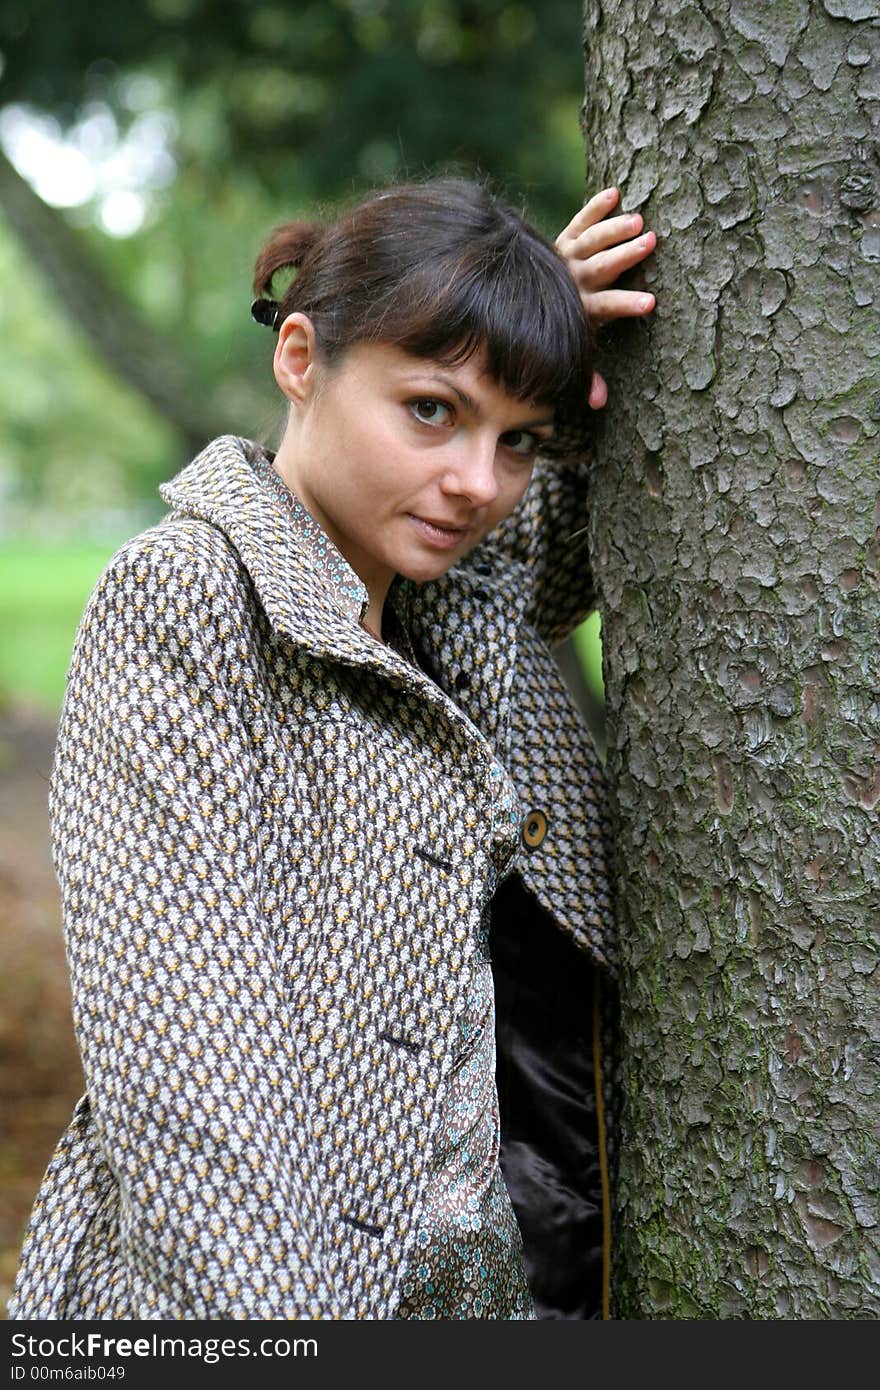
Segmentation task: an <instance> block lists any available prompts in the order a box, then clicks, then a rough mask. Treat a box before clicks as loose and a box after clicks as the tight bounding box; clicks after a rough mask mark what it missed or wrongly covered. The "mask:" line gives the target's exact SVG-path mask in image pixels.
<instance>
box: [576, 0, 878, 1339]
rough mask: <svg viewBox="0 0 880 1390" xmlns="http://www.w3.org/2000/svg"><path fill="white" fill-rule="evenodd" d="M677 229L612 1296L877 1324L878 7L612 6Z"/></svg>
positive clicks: (625, 394) (638, 493)
mask: <svg viewBox="0 0 880 1390" xmlns="http://www.w3.org/2000/svg"><path fill="white" fill-rule="evenodd" d="M585 46H586V54H587V81H586V103H585V115H584V129H585V135H586V143H587V163H588V188H589V190H590V191H591V192H592V191H595V190H596V189H598V188H600V187H603V186H605V185H606V184H608V183H617V184H619V185H620V186H621V188H622V190H623V202H624V206H625V207H626V208H627V210H635V209H639V210H641V211H642V212H643V213H644V215H645V219H646V223H647V225H648V226H649V227H652V228H653V229H654V230H656V232H657V233H658V236H659V237H660V245H659V248H658V253H657V255H656V256H655V257H654V258H652V259H653V264H651V263H649V265H648V266H647V267H646V268H645V271H644V272H643V279H644V281H645V282H646V283H648V284H650V286H651V288H652V289H655V290H656V291H657V294H658V308H657V311H656V313H655V315H654V320H653V322H651V323H648V322H640V323H638V324H632V325H629V326H627V327H625V328H622V329H621V330H620V331H618V330H615V333H616V337H615V343H614V349H615V351H614V357H613V360H612V361H611V362H610V363H609V364H608V367H607V372H608V375H609V377H610V378H611V382H610V384H611V393H612V394H611V404H610V406H609V408H608V411H607V417H608V418H607V421H606V422H605V424H604V432H603V437H602V439H601V440H600V444H599V451H598V458H597V466H596V494H595V507H594V518H593V525H592V538H593V545H594V553H595V560H596V566H597V570H598V577H599V582H600V589H601V608H602V614H603V637H604V641H605V663H606V669H605V680H606V687H607V700H608V724H609V729H608V734H609V755H608V756H609V771H610V774H611V777H612V781H613V785H614V787H615V796H616V802H617V810H618V817H619V840H618V859H617V873H618V883H619V892H620V907H621V925H622V930H623V950H624V992H623V995H624V1032H625V1052H624V1060H623V1069H622V1087H623V1094H624V1124H623V1143H622V1155H621V1175H620V1197H619V1203H618V1210H617V1213H616V1229H617V1234H616V1250H617V1273H616V1278H615V1290H616V1292H615V1315H616V1316H617V1317H623V1318H710V1319H718V1318H820V1319H827V1318H875V1317H877V1316H878V1315H880V1244H878V1219H880V1210H878V1191H880V1152H878V1121H880V1069H878V1062H880V1009H878V991H877V984H878V980H880V970H878V969H877V959H878V926H880V824H878V822H880V815H878V812H880V621H878V619H880V464H878V447H877V436H878V427H880V424H878V422H880V381H878V375H877V368H878V362H880V315H878V304H880V274H878V269H880V146H878V132H880V122H878V114H880V102H878V98H880V4H878V0H823V2H822V3H820V0H786V3H784V4H782V3H780V4H775V3H774V4H768V3H766V0H706V3H703V4H685V3H677V2H676V0H647V3H638V4H637V3H635V0H585Z"/></svg>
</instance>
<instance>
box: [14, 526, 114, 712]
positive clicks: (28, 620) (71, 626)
mask: <svg viewBox="0 0 880 1390" xmlns="http://www.w3.org/2000/svg"><path fill="white" fill-rule="evenodd" d="M115 549H116V545H115V544H114V543H113V542H107V543H101V544H99V543H97V542H82V543H71V542H70V541H59V542H58V543H51V544H50V543H46V542H39V543H36V542H29V541H17V540H16V541H4V542H2V543H0V697H2V698H3V699H11V700H14V701H16V702H17V703H18V702H20V703H23V704H28V705H33V706H36V707H37V708H39V709H42V710H45V711H46V712H47V713H57V712H58V710H59V709H60V707H61V700H62V698H63V695H64V683H65V679H66V676H67V666H68V662H69V660H70V653H71V649H72V647H73V639H74V636H75V634H76V628H77V624H78V622H79V620H80V617H81V616H82V611H83V609H84V608H85V605H86V600H87V599H88V596H89V594H90V593H91V591H92V588H93V587H94V585H95V582H96V580H97V579H98V576H99V575H100V573H101V571H102V569H103V568H104V566H105V565H106V563H107V561H108V560H109V559H110V556H111V555H112V554H113V552H114V550H115Z"/></svg>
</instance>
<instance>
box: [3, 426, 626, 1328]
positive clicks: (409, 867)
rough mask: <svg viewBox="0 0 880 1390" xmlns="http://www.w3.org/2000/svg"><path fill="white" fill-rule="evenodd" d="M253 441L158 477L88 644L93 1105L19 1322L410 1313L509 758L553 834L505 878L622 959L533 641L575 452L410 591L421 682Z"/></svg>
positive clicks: (75, 747) (69, 840)
mask: <svg viewBox="0 0 880 1390" xmlns="http://www.w3.org/2000/svg"><path fill="white" fill-rule="evenodd" d="M254 454H255V449H254V446H251V445H249V444H248V442H247V441H244V440H240V439H237V438H235V437H232V436H227V437H224V438H221V439H219V440H215V441H214V442H213V443H212V444H211V445H209V446H208V447H207V448H206V449H205V450H204V452H203V453H202V454H200V455H199V456H198V458H196V459H195V460H194V461H193V462H192V463H191V464H190V465H188V467H187V468H186V469H184V470H183V472H182V473H181V474H179V475H178V477H177V478H176V479H175V480H173V482H171V483H169V484H166V485H165V486H164V487H163V489H162V494H163V497H164V498H165V500H166V502H167V503H168V504H169V507H170V508H171V511H170V514H169V516H168V517H167V518H166V519H165V520H164V521H163V522H162V523H160V524H159V525H158V526H157V527H154V528H152V529H151V530H149V531H147V532H145V533H144V534H142V535H141V536H139V537H137V538H135V539H134V540H132V541H131V542H129V543H128V544H127V545H125V546H124V547H123V548H122V549H121V550H120V551H119V552H118V553H117V555H116V556H115V557H114V559H113V560H112V561H111V562H110V564H109V566H108V567H107V569H106V571H105V572H104V574H103V576H102V578H101V580H100V581H99V583H98V585H97V587H96V589H95V591H94V592H93V594H92V597H91V599H90V602H89V605H88V607H87V610H86V613H85V615H84V618H83V621H82V623H81V626H80V629H79V632H78V635H77V639H76V643H75V647H74V653H73V659H72V664H71V669H70V674H69V681H68V690H67V696H66V699H65V704H64V709H63V713H62V719H61V724H60V729H59V738H58V745H57V750H56V759H55V765H54V770H53V776H52V783H51V790H50V817H51V828H52V836H53V850H54V855H55V864H56V870H57V873H58V878H59V884H60V887H61V894H62V904H63V912H64V924H65V935H66V944H67V950H68V959H69V965H70V974H71V984H72V992H73V1000H74V1021H75V1026H76V1031H77V1037H78V1041H79V1045H80V1050H81V1053H82V1059H83V1066H84V1071H85V1075H86V1081H87V1094H86V1096H85V1097H84V1098H83V1100H82V1101H81V1102H80V1104H79V1105H78V1107H77V1109H76V1112H75V1114H74V1117H73V1120H72V1122H71V1124H70V1126H69V1127H68V1129H67V1131H66V1133H65V1135H64V1137H63V1138H62V1140H61V1143H60V1144H59V1147H58V1149H57V1151H56V1154H55V1156H54V1158H53V1160H52V1162H51V1164H50V1166H49V1169H48V1172H47V1174H46V1178H45V1180H44V1182H43V1184H42V1187H41V1189H40V1192H39V1194H38V1197H37V1201H36V1204H35V1207H34V1211H33V1215H32V1219H31V1223H30V1226H29V1228H28V1233H27V1236H26V1239H25V1245H24V1249H23V1253H22V1263H21V1268H20V1271H19V1277H18V1280H17V1282H16V1288H15V1292H14V1294H13V1298H12V1301H11V1303H10V1307H9V1316H10V1317H11V1318H22V1319H25V1318H26V1319H37V1318H89V1319H112V1318H144V1319H167V1318H212V1319H221V1318H259V1319H275V1318H279V1319H280V1318H383V1317H388V1316H391V1315H393V1311H394V1308H395V1306H396V1303H397V1300H398V1297H399V1285H400V1280H401V1276H402V1274H403V1272H404V1271H405V1269H406V1267H407V1261H408V1259H409V1256H410V1252H411V1247H412V1242H413V1239H414V1237H415V1234H416V1232H417V1229H418V1225H419V1218H420V1213H421V1209H422V1202H423V1196H424V1188H425V1178H426V1160H427V1156H428V1155H429V1154H430V1152H431V1148H432V1142H433V1137H434V1134H435V1128H436V1125H437V1122H438V1115H439V1114H440V1112H441V1110H442V1103H443V1098H444V1094H445V1088H446V1085H447V1081H448V1078H449V1071H450V1062H451V1052H452V1048H453V1043H454V1038H455V1027H454V1025H455V1023H456V1020H457V1019H458V1017H459V1015H460V1012H461V1009H462V1006H463V1003H464V1001H465V1000H466V999H467V997H468V995H469V993H470V992H471V991H472V989H473V986H474V982H475V979H476V972H477V971H478V969H479V964H480V959H481V957H480V937H481V923H482V921H483V920H484V910H485V905H486V900H487V896H488V894H489V892H490V891H491V884H492V883H493V882H494V869H493V865H492V861H491V854H490V828H491V807H492V767H493V763H494V761H495V758H496V754H497V756H498V757H500V758H501V760H502V761H503V762H504V764H505V766H506V767H507V768H508V769H509V770H510V772H511V774H512V775H513V778H514V781H515V782H516V783H517V790H518V791H519V793H520V796H521V799H522V802H523V805H524V806H525V807H526V808H527V809H533V808H539V809H541V810H542V811H543V812H544V813H545V814H546V817H547V823H548V833H547V835H546V837H545V839H544V840H543V842H542V843H541V844H540V846H537V847H534V848H532V849H529V850H527V849H525V848H522V849H521V850H520V859H519V860H518V862H517V868H518V869H519V871H521V872H522V873H523V875H524V877H525V878H526V881H527V882H528V884H529V886H530V887H532V889H533V891H534V892H535V893H536V894H537V895H538V896H539V898H540V899H541V901H542V902H544V904H545V905H546V906H547V907H548V909H549V910H550V911H551V912H552V913H553V914H554V916H555V917H556V919H557V921H558V922H559V924H560V926H561V927H562V928H563V929H564V930H566V931H568V932H570V933H571V934H572V935H573V936H574V938H575V939H576V940H577V941H578V942H579V944H580V945H582V946H583V947H584V948H585V949H587V950H589V951H591V952H592V953H593V955H594V956H595V958H596V960H597V961H599V962H600V963H602V964H603V965H606V966H611V967H612V968H613V941H612V936H611V920H612V919H611V905H610V901H609V897H608V889H607V883H606V872H605V846H606V826H605V822H604V810H603V805H604V799H603V798H604V793H603V787H602V778H601V770H600V768H599V767H598V765H597V763H596V760H595V757H594V755H593V751H592V747H591V744H590V741H589V736H588V734H587V732H586V730H585V729H584V727H583V725H582V724H581V721H580V717H579V715H578V714H577V711H576V709H575V708H574V706H573V704H572V702H571V700H570V699H569V698H568V696H567V694H566V693H565V690H564V687H563V685H562V681H561V677H559V675H558V672H557V668H556V666H555V663H554V662H553V659H552V656H551V655H550V653H549V650H548V649H547V647H546V645H544V642H543V641H542V638H543V639H549V640H557V639H558V638H559V637H560V636H561V635H563V634H564V632H565V631H567V630H568V629H569V628H570V626H572V625H573V624H574V623H575V622H577V621H578V620H579V617H580V616H583V613H584V612H585V611H586V609H587V608H588V606H589V603H590V599H591V594H590V588H589V570H588V567H587V564H586V552H585V541H584V537H583V534H581V535H579V536H578V537H576V539H575V540H574V541H573V542H572V543H569V540H568V537H569V536H570V535H571V533H572V532H574V531H581V532H582V528H583V527H584V525H585V501H584V492H585V487H586V473H585V469H584V467H583V466H582V465H577V466H572V467H570V468H566V467H564V466H561V465H559V464H556V463H554V464H550V463H541V462H539V464H538V465H537V468H536V475H535V479H534V481H533V484H532V486H531V487H530V489H529V491H528V493H527V494H526V497H525V499H524V501H523V503H522V504H521V507H520V509H519V512H518V514H516V515H515V517H514V518H511V519H510V520H509V521H508V522H507V523H505V525H504V526H502V527H501V528H499V529H498V530H497V531H496V532H494V533H493V534H492V536H491V537H490V538H489V541H488V542H486V543H484V544H483V545H482V546H480V547H479V548H478V549H477V550H476V551H474V552H473V553H472V554H471V555H470V556H469V557H467V560H466V561H465V562H464V563H463V564H462V565H461V566H458V567H456V569H455V570H453V571H450V572H449V573H448V574H446V575H445V576H443V578H442V579H440V580H438V581H436V582H435V583H432V584H428V585H422V586H417V585H414V584H411V583H410V582H409V581H406V580H398V581H395V584H394V585H393V586H392V592H391V595H390V601H391V603H392V605H393V607H394V610H395V614H396V616H397V619H398V622H399V624H400V626H401V628H402V629H403V630H405V631H407V632H409V633H410V635H411V637H412V640H413V642H414V643H415V645H416V647H417V649H418V650H420V651H421V652H423V653H424V654H425V655H426V657H427V661H428V664H429V666H430V668H431V669H432V672H433V674H434V675H435V677H436V679H435V680H432V679H431V678H430V677H429V676H428V675H427V674H426V673H425V672H424V671H422V670H420V669H419V667H418V666H417V665H413V664H412V663H411V662H409V661H407V660H406V658H405V656H404V655H402V654H401V653H399V652H397V651H395V650H393V649H391V648H389V647H385V646H382V645H381V644H379V643H377V642H376V641H375V640H374V639H372V638H371V637H370V636H369V634H368V633H367V632H366V631H365V630H364V629H363V628H362V627H361V626H360V618H361V616H362V614H363V612H364V611H365V607H366V597H367V596H366V591H365V590H364V588H363V586H362V585H361V584H360V581H359V580H358V579H357V576H356V575H354V574H353V572H352V571H351V570H350V569H348V567H347V566H346V565H345V563H344V561H343V562H342V564H341V566H340V565H339V564H338V563H337V561H338V560H339V559H340V558H341V557H338V555H335V554H330V555H329V557H328V555H327V553H326V552H325V553H324V554H323V555H322V554H320V553H316V550H315V546H314V545H312V544H303V543H298V537H297V531H296V529H295V528H294V527H291V525H290V518H289V516H288V515H286V514H285V512H284V509H283V508H282V507H281V505H280V503H279V501H278V499H277V498H276V497H274V496H273V495H272V493H271V491H270V490H268V489H267V488H266V487H265V486H263V485H262V484H261V483H260V481H259V480H258V478H257V476H256V473H255V471H254V467H253V466H252V459H253V457H254ZM300 541H301V538H300ZM315 545H317V546H318V547H319V548H320V546H321V545H322V541H321V538H320V537H316V538H315Z"/></svg>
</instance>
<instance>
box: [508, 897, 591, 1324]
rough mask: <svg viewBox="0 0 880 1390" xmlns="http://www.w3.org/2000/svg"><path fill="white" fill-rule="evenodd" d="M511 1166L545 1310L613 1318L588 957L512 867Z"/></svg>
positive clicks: (528, 1256)
mask: <svg viewBox="0 0 880 1390" xmlns="http://www.w3.org/2000/svg"><path fill="white" fill-rule="evenodd" d="M490 947H491V952H492V970H493V974H494V977H495V994H496V1011H497V1024H496V1042H497V1054H498V1060H497V1082H498V1099H499V1106H500V1110H501V1156H500V1162H501V1170H502V1172H503V1174H504V1178H505V1181H506V1183H507V1187H508V1190H509V1192H510V1198H511V1201H512V1203H513V1207H514V1211H515V1212H516V1215H517V1219H518V1221H519V1225H520V1230H521V1231H522V1236H523V1244H524V1247H525V1268H526V1274H527V1276H528V1280H529V1285H530V1287H531V1290H532V1295H533V1298H534V1301H535V1311H536V1314H537V1316H538V1317H539V1318H542V1319H551V1318H569V1319H584V1318H600V1317H601V1316H602V1187H601V1176H600V1167H599V1141H598V1128H597V1120H596V1095H595V1085H594V1073H593V1045H592V1022H593V974H594V970H595V969H596V967H595V966H594V964H593V962H592V961H591V960H590V958H589V956H587V954H586V953H585V952H584V951H582V950H580V949H579V948H578V947H577V946H576V945H575V944H574V943H573V942H572V941H571V940H570V938H569V937H568V936H566V935H565V934H564V933H563V932H562V931H560V929H559V928H558V927H557V926H556V925H555V923H554V921H553V918H552V917H551V916H550V915H549V913H547V912H545V911H544V909H543V908H542V907H541V905H540V903H539V902H538V900H537V899H536V898H535V897H534V895H533V894H532V893H530V892H529V890H528V889H527V888H526V887H525V886H524V885H523V883H522V880H521V879H520V878H519V876H518V875H517V874H516V873H512V874H511V875H510V876H509V877H508V878H507V879H506V880H505V881H504V882H503V883H502V884H501V885H500V887H499V888H498V890H497V892H496V894H495V896H494V899H493V901H492V926H491V933H490Z"/></svg>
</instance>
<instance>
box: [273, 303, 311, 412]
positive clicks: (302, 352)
mask: <svg viewBox="0 0 880 1390" xmlns="http://www.w3.org/2000/svg"><path fill="white" fill-rule="evenodd" d="M317 360H318V342H317V337H316V335H315V325H314V324H313V323H312V320H311V319H310V318H309V317H308V315H307V314H300V313H296V314H288V316H287V318H286V319H285V320H284V322H283V323H282V325H281V327H280V328H279V330H278V343H277V345H276V347H275V360H274V362H273V364H272V365H273V367H274V370H275V380H276V381H277V382H278V385H279V386H280V388H281V390H282V391H283V392H284V394H285V396H286V397H287V399H288V400H289V401H291V402H292V403H293V404H294V405H302V404H303V403H304V402H305V401H307V400H308V398H309V396H310V394H311V391H312V387H313V383H314V378H315V367H316V364H317Z"/></svg>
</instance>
